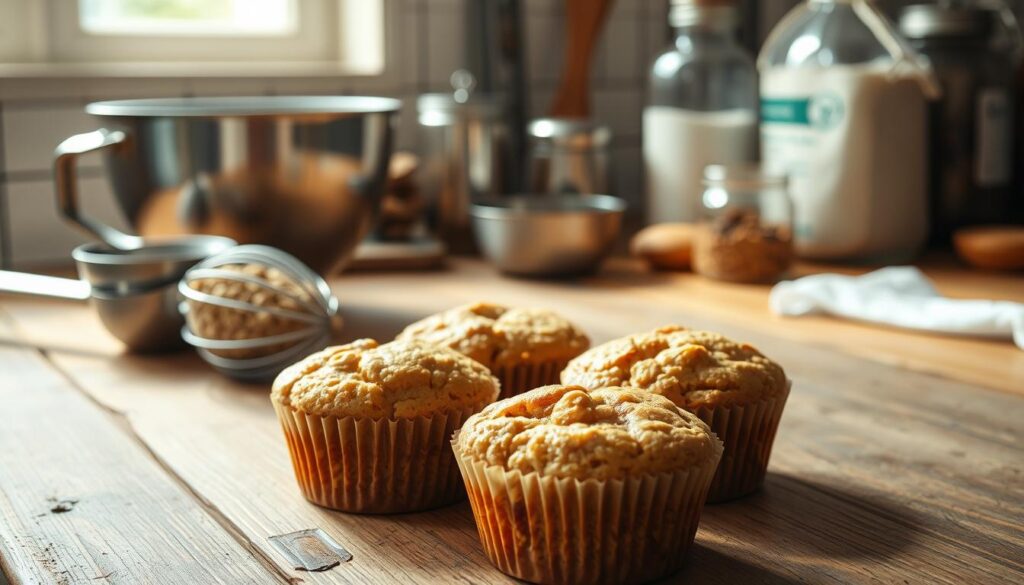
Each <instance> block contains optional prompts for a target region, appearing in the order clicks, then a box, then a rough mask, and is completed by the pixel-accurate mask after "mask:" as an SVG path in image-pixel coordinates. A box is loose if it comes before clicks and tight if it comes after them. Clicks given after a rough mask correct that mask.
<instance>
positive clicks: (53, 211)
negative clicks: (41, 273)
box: [7, 177, 127, 267]
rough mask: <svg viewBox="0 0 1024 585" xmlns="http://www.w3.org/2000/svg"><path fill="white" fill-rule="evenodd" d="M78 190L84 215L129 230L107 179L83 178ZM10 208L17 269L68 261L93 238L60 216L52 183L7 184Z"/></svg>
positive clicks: (13, 249)
mask: <svg viewBox="0 0 1024 585" xmlns="http://www.w3.org/2000/svg"><path fill="white" fill-rule="evenodd" d="M79 189H80V191H79V194H80V196H81V209H82V211H83V213H87V214H88V215H89V216H91V217H94V218H96V219H98V220H101V221H105V222H108V223H110V224H111V225H114V226H116V227H120V228H122V229H127V228H125V222H124V219H123V218H122V216H121V212H120V210H118V208H117V204H116V203H115V201H114V196H113V194H112V193H111V192H110V188H109V186H108V185H107V181H106V179H105V178H102V177H95V178H88V179H81V180H80V181H79ZM7 209H8V221H9V223H10V230H11V233H10V237H9V241H10V242H11V259H12V263H13V264H14V265H15V266H22V267H24V266H31V265H33V264H41V263H53V262H60V261H63V260H68V261H69V259H70V257H71V256H70V254H71V249H72V248H74V247H75V246H77V245H78V244H81V243H83V242H86V241H89V239H90V238H89V237H88V236H87V235H85V234H84V232H82V231H80V230H79V229H78V228H76V227H74V226H72V225H71V224H69V223H67V222H66V221H64V219H63V218H62V217H61V216H60V214H59V212H58V211H57V201H56V198H55V196H54V193H53V182H52V181H16V182H10V183H7Z"/></svg>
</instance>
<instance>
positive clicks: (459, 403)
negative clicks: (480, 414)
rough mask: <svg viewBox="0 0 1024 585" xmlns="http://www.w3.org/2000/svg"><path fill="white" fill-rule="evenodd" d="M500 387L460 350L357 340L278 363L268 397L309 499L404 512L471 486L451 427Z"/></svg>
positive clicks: (457, 495)
mask: <svg viewBox="0 0 1024 585" xmlns="http://www.w3.org/2000/svg"><path fill="white" fill-rule="evenodd" d="M497 395H498V380H497V379H496V378H494V376H492V375H491V374H490V372H488V371H487V368H485V367H484V366H482V365H481V364H479V363H477V362H474V361H473V360H471V359H469V358H468V357H466V356H464V355H462V354H460V353H458V352H456V351H453V350H451V349H448V348H446V347H441V346H436V345H431V344H428V343H425V342H422V341H394V342H391V343H386V344H384V345H378V344H377V342H376V341H374V340H372V339H360V340H359V341H356V342H353V343H350V344H348V345H341V346H337V347H330V348H327V349H325V350H323V351H321V352H318V353H315V354H313V355H311V356H309V357H308V358H306V359H304V360H302V361H301V362H299V363H297V364H295V365H293V366H291V367H289V368H288V369H286V370H285V371H283V372H281V374H280V375H279V376H278V378H277V380H276V381H275V382H274V386H273V390H272V392H271V401H272V402H273V404H274V410H275V411H276V412H277V415H278V418H279V419H280V420H281V427H282V429H283V430H284V436H285V440H286V441H287V443H288V450H289V453H290V454H291V459H292V466H293V468H294V471H295V477H296V479H297V480H298V483H299V487H300V489H301V490H302V493H303V495H305V497H306V499H308V500H309V501H311V502H313V503H315V504H319V505H321V506H326V507H328V508H334V509H337V510H344V511H346V512H360V513H397V512H412V511H418V510H427V509H430V508H436V507H438V506H443V505H446V504H449V503H452V502H454V501H456V500H458V499H459V498H461V497H463V496H464V495H465V492H464V491H463V489H462V482H461V480H460V476H459V471H458V468H457V466H456V464H455V458H454V456H453V454H452V450H451V444H450V440H451V436H452V434H453V433H454V432H455V431H457V430H458V429H459V427H461V426H462V422H463V421H465V420H466V419H467V418H468V417H469V416H470V415H471V414H473V413H475V412H477V411H479V410H480V409H481V408H483V407H484V406H485V405H486V404H488V403H490V402H491V401H493V400H494V399H495V398H496V397H497Z"/></svg>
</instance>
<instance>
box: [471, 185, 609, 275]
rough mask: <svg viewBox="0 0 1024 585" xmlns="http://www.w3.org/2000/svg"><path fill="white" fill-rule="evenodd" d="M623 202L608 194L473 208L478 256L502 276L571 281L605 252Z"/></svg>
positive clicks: (529, 198)
mask: <svg viewBox="0 0 1024 585" xmlns="http://www.w3.org/2000/svg"><path fill="white" fill-rule="evenodd" d="M625 209H626V202H625V201H623V200H622V199H619V198H618V197H612V196H610V195H517V196H512V197H503V198H499V199H492V200H487V201H481V202H479V203H477V204H475V205H473V207H472V210H471V214H472V216H473V228H474V231H475V233H476V238H477V243H478V244H479V245H480V248H481V249H482V250H483V252H484V255H485V256H487V258H488V259H489V260H490V261H491V262H493V263H494V264H495V265H496V266H497V267H498V269H500V270H501V271H502V272H507V273H510V274H518V275H529V276H576V275H580V274H586V273H589V272H593V271H594V270H596V269H597V268H599V267H600V265H601V262H602V261H603V260H604V259H605V257H606V256H608V254H609V253H610V252H611V250H612V248H613V247H614V245H615V239H616V238H617V237H618V235H619V230H620V229H621V228H622V215H623V212H624V211H625Z"/></svg>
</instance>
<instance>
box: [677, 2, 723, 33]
mask: <svg viewBox="0 0 1024 585" xmlns="http://www.w3.org/2000/svg"><path fill="white" fill-rule="evenodd" d="M738 22H739V20H738V18H737V13H736V2H735V0H671V4H670V7H669V11H668V23H669V25H670V26H672V27H674V28H678V27H682V26H693V25H699V24H705V25H709V26H716V27H730V26H735V25H736V24H738Z"/></svg>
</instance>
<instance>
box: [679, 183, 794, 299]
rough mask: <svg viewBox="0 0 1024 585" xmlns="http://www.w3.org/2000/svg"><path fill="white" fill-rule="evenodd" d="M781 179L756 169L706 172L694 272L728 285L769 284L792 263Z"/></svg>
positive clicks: (789, 209)
mask: <svg viewBox="0 0 1024 585" xmlns="http://www.w3.org/2000/svg"><path fill="white" fill-rule="evenodd" d="M787 185H788V181H787V179H786V177H785V176H784V175H778V174H773V173H770V172H768V171H766V170H765V169H762V168H761V167H760V166H759V165H756V164H736V165H711V166H708V167H707V168H705V169H704V193H703V195H702V197H701V221H700V227H699V229H698V230H697V233H696V234H695V237H694V242H693V269H694V270H695V271H696V272H698V273H699V274H702V275H704V276H708V277H711V278H716V279H719V280H727V281H731V282H750V283H770V282H775V281H776V280H778V279H779V278H780V277H781V276H782V275H784V274H785V273H786V271H787V270H788V269H789V266H790V264H792V261H793V230H792V226H793V203H792V201H791V199H790V197H789V193H788V190H787Z"/></svg>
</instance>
